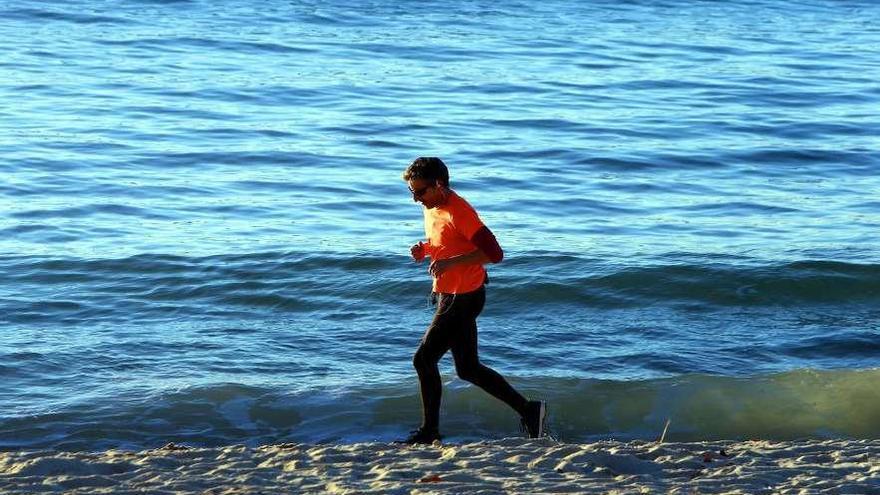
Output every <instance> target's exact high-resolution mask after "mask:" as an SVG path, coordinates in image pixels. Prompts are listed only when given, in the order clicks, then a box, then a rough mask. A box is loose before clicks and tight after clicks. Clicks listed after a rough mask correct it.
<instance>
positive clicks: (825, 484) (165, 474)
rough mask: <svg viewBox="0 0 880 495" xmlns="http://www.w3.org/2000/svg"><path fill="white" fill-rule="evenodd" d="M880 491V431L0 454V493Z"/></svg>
mask: <svg viewBox="0 0 880 495" xmlns="http://www.w3.org/2000/svg"><path fill="white" fill-rule="evenodd" d="M823 490H831V491H832V493H854V494H855V493H858V494H875V493H876V494H880V439H871V440H843V439H838V440H797V441H767V440H749V441H711V442H693V443H675V442H666V443H662V444H661V443H657V442H646V441H631V442H619V441H611V440H609V441H600V442H595V443H558V442H555V441H553V440H550V439H540V440H526V439H520V438H508V439H502V440H490V441H481V442H474V443H466V444H434V445H428V446H399V445H395V444H389V443H356V444H300V443H283V444H276V445H265V446H261V447H254V448H250V447H245V446H242V445H231V446H226V447H220V448H198V447H187V446H183V445H175V444H168V445H166V446H165V447H162V448H158V449H152V450H143V451H138V452H134V451H125V450H107V451H103V452H61V451H52V450H42V451H19V452H3V453H0V492H2V493H21V494H24V493H27V494H34V493H59V492H63V493H73V494H76V493H114V494H117V493H135V492H137V493H145V492H146V493H175V494H181V493H209V494H235V493H241V494H244V493H249V494H250V493H456V494H458V493H482V494H489V493H608V492H612V493H682V494H684V493H687V494H691V493H700V494H702V493H749V494H754V493H788V492H791V493H800V492H802V491H810V492H813V491H823Z"/></svg>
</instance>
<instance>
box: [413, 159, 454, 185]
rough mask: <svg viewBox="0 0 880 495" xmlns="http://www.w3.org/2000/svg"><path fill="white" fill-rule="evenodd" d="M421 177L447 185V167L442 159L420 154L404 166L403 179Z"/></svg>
mask: <svg viewBox="0 0 880 495" xmlns="http://www.w3.org/2000/svg"><path fill="white" fill-rule="evenodd" d="M410 179H422V180H427V181H431V182H433V181H437V180H439V181H440V182H441V183H442V184H443V185H444V186H447V187H448V186H449V169H448V168H446V164H445V163H443V160H441V159H439V158H437V157H436V156H420V157H418V158H416V159H415V160H413V162H412V163H410V164H409V167H406V171H405V172H404V173H403V180H410Z"/></svg>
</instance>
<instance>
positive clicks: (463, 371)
mask: <svg viewBox="0 0 880 495" xmlns="http://www.w3.org/2000/svg"><path fill="white" fill-rule="evenodd" d="M479 372H480V363H456V365H455V374H456V375H458V377H459V378H461V379H462V380H464V381H466V382H471V383H476V382H477V380H479V377H480V373H479Z"/></svg>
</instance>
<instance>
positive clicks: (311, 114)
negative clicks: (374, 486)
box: [0, 0, 880, 450]
mask: <svg viewBox="0 0 880 495" xmlns="http://www.w3.org/2000/svg"><path fill="white" fill-rule="evenodd" d="M878 47H880V5H878V4H876V3H875V2H873V1H867V0H866V1H857V0H853V1H831V0H827V1H823V0H807V1H772V0H750V1H742V2H714V1H695V0H656V1H655V0H644V1H628V2H619V1H601V0H589V1H584V2H567V1H561V0H545V1H542V2H524V1H507V0H501V1H492V2H488V1H444V2H434V1H426V2H394V1H354V0H351V1H348V0H329V1H321V2H314V1H277V0H268V1H264V2H251V1H244V0H218V1H210V2H209V1H204V0H192V1H171V0H169V1H160V0H156V1H148V0H127V1H115V0H114V1H111V0H75V1H70V2H67V1H64V2H62V1H34V0H25V1H20V2H4V3H2V5H0V53H2V57H0V102H2V105H0V178H2V181H0V384H2V385H0V448H2V449H18V448H58V449H78V450H79V449H84V450H97V449H104V448H110V447H122V448H151V447H155V446H158V445H162V444H164V443H166V442H169V441H174V442H180V443H187V444H191V445H224V444H230V443H244V444H249V445H256V444H263V443H270V442H283V441H307V442H352V441H362V440H378V441H387V440H390V439H393V438H396V437H398V436H400V435H403V434H405V432H406V431H407V430H408V429H411V428H412V427H415V426H417V425H418V423H419V419H420V409H419V399H418V385H417V381H416V377H415V373H414V370H413V369H412V365H411V356H412V353H413V351H414V350H415V348H416V346H417V345H418V343H419V339H420V338H421V336H422V334H423V332H424V330H425V328H426V326H427V323H428V322H429V321H430V318H431V314H432V308H431V307H430V305H429V303H428V301H427V299H428V298H427V296H428V294H429V291H430V279H429V276H428V274H427V271H426V269H427V266H426V265H425V264H424V263H423V264H417V263H414V262H413V261H412V260H411V259H409V257H408V253H409V247H410V245H411V244H413V243H415V242H417V241H418V240H420V239H422V238H423V236H424V232H423V227H422V213H421V211H420V208H421V207H420V205H418V204H416V203H414V202H413V201H412V198H411V195H410V194H409V193H408V191H407V188H406V184H405V183H404V182H403V181H402V180H401V178H400V175H401V172H402V171H403V169H404V168H405V167H406V166H407V165H408V164H409V162H410V161H411V160H412V159H413V158H415V157H417V156H420V155H428V156H440V157H442V158H443V159H444V160H445V161H446V163H447V164H448V165H449V166H450V169H451V174H452V186H453V188H454V189H455V190H456V191H458V192H459V193H460V194H461V195H463V196H464V197H465V198H467V199H468V200H469V201H470V202H471V203H472V204H473V205H474V206H475V207H476V208H477V210H478V211H479V212H480V214H481V216H482V218H483V220H484V221H485V223H486V224H487V225H488V226H489V227H490V228H491V229H492V230H493V232H494V233H495V234H496V236H497V237H498V239H499V241H500V244H501V245H502V247H503V248H504V250H505V259H504V261H503V262H502V263H501V264H499V265H497V266H491V267H490V268H489V272H490V277H491V282H490V285H489V287H488V302H487V305H486V308H485V310H484V312H483V314H482V316H481V317H480V320H479V325H480V353H481V357H482V359H483V361H484V362H485V363H487V364H489V365H490V366H492V367H493V368H495V369H497V370H498V371H500V372H501V373H502V374H503V375H505V376H506V377H507V378H508V379H509V380H510V381H511V382H512V383H513V384H514V385H515V386H516V387H517V388H518V389H520V390H521V391H522V392H523V393H524V394H526V395H528V396H530V397H534V398H544V399H546V400H548V401H549V408H550V409H549V410H550V414H551V427H552V428H553V430H554V432H555V433H556V435H557V436H558V437H559V438H561V439H563V440H566V441H588V440H593V439H601V438H617V439H630V438H641V439H654V438H656V437H657V436H659V434H660V433H661V432H662V430H663V427H664V426H665V424H666V421H667V420H668V421H669V424H670V426H669V431H668V433H667V439H670V440H701V439H713V438H754V437H759V438H779V439H786V438H800V437H848V438H877V437H880V385H878V384H880V247H878V241H880V199H878V197H880V194H878V193H880V154H878V151H880V146H878V145H880V85H878V81H880V52H878ZM441 372H442V373H443V380H444V384H445V387H444V390H445V395H444V402H443V410H442V416H441V421H442V428H443V432H444V433H445V434H446V435H447V436H448V438H449V439H451V440H452V441H456V440H458V441H465V440H473V439H482V438H500V437H505V436H511V435H519V434H520V433H519V431H518V424H517V418H516V417H515V414H513V413H512V411H510V410H508V409H506V407H505V406H504V405H503V404H500V403H498V402H497V401H495V399H492V398H491V397H489V396H488V395H486V394H485V393H483V392H482V391H481V390H479V389H476V388H475V387H473V386H470V385H469V384H467V383H465V382H463V381H461V380H459V379H458V378H456V377H455V373H454V368H453V366H452V363H451V360H450V359H448V358H447V359H445V360H444V361H442V362H441Z"/></svg>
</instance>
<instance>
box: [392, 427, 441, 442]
mask: <svg viewBox="0 0 880 495" xmlns="http://www.w3.org/2000/svg"><path fill="white" fill-rule="evenodd" d="M440 438H442V437H441V436H440V433H439V432H438V431H437V430H425V429H423V428H419V429H418V430H413V431H411V432H409V436H408V437H406V438H405V439H403V440H398V441H396V442H394V443H402V444H406V445H419V444H422V445H431V444H432V443H434V441H435V440H440Z"/></svg>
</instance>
